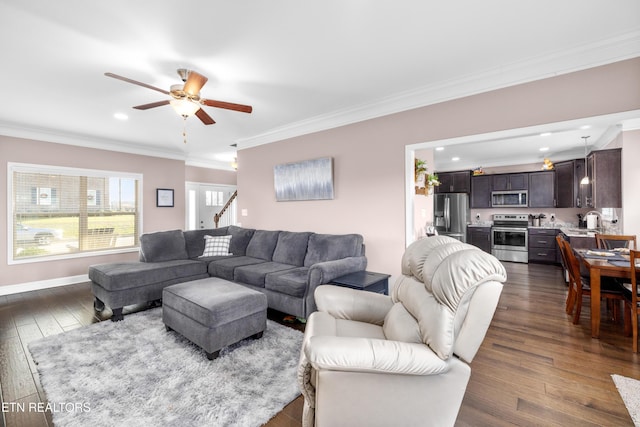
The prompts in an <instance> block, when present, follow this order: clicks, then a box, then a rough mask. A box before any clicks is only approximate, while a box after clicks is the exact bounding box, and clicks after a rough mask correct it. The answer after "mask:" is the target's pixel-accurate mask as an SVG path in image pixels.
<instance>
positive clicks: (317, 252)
mask: <svg viewBox="0 0 640 427" xmlns="http://www.w3.org/2000/svg"><path fill="white" fill-rule="evenodd" d="M363 241H364V239H363V238H362V236H361V235H359V234H343V235H334V234H312V235H311V236H309V246H308V248H307V255H306V256H305V258H304V266H305V267H310V266H312V265H313V264H317V263H319V262H324V261H333V260H336V259H342V258H347V257H354V256H361V255H362V243H363Z"/></svg>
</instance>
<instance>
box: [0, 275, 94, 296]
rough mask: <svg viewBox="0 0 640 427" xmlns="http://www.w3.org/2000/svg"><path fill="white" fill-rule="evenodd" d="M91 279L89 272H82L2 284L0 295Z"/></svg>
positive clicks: (73, 283) (66, 284)
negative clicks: (73, 274) (14, 283)
mask: <svg viewBox="0 0 640 427" xmlns="http://www.w3.org/2000/svg"><path fill="white" fill-rule="evenodd" d="M87 281H89V276H88V275H87V274H81V275H79V276H69V277H59V278H56V279H49V280H38V281H36V282H26V283H18V284H16V285H6V286H0V296H2V295H12V294H20V293H22V292H30V291H39V290H42V289H48V288H57V287H59V286H68V285H75V284H76V283H82V282H87Z"/></svg>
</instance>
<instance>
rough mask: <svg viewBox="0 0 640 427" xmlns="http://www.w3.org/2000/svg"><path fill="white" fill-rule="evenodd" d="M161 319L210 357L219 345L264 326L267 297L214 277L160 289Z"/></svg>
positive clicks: (258, 331)
mask: <svg viewBox="0 0 640 427" xmlns="http://www.w3.org/2000/svg"><path fill="white" fill-rule="evenodd" d="M162 321H163V322H164V324H165V326H166V328H167V330H174V331H176V332H178V333H180V334H181V335H182V336H184V337H185V338H188V339H189V340H190V341H191V342H193V343H195V344H197V345H198V346H200V347H202V348H203V349H204V351H205V352H206V354H207V357H208V358H209V359H210V360H213V359H215V358H216V357H218V355H219V354H220V350H221V349H222V348H223V347H226V346H228V345H231V344H234V343H236V342H238V341H241V340H243V339H244V338H247V337H253V338H260V337H262V333H263V332H264V330H265V329H266V328H267V296H266V295H264V294H263V293H261V292H258V291H254V290H252V289H248V288H245V287H244V286H242V285H238V284H235V283H232V282H229V281H227V280H224V279H220V278H217V277H209V278H206V279H200V280H194V281H191V282H185V283H180V284H177V285H172V286H168V287H166V288H164V290H163V291H162Z"/></svg>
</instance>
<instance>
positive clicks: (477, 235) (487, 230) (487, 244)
mask: <svg viewBox="0 0 640 427" xmlns="http://www.w3.org/2000/svg"><path fill="white" fill-rule="evenodd" d="M467 243H469V244H471V245H473V246H477V247H479V248H480V249H482V250H483V251H485V252H488V253H491V227H482V226H469V227H467Z"/></svg>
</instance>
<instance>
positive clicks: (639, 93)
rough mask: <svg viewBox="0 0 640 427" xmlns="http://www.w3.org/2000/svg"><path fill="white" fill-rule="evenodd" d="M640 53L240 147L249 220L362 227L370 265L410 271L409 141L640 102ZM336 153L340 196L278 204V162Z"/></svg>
mask: <svg viewBox="0 0 640 427" xmlns="http://www.w3.org/2000/svg"><path fill="white" fill-rule="evenodd" d="M638 76H640V58H635V59H632V60H627V61H621V62H618V63H614V64H609V65H606V66H601V67H595V68H591V69H589V70H584V71H580V72H575V73H571V74H566V75H561V76H557V77H552V78H548V79H543V80H539V81H536V82H531V83H526V84H521V85H517V86H513V87H509V88H505V89H500V90H495V91H491V92H487V93H483V94H479V95H474V96H470V97H466V98H461V99H457V100H453V101H448V102H444V103H440V104H435V105H431V106H427V107H423V108H418V109H415V110H411V111H407V112H403V113H398V114H393V115H389V116H385V117H381V118H377V119H372V120H368V121H366V122H361V123H356V124H352V125H348V126H344V127H341V128H336V129H331V130H327V131H323V132H318V133H314V134H309V135H304V136H300V137H296V138H291V139H288V140H283V141H280V142H277V143H273V144H269V145H266V146H259V147H254V148H248V149H244V150H240V151H239V153H238V163H239V169H238V193H239V194H240V195H241V198H240V199H239V206H238V208H239V211H242V209H246V211H247V216H245V217H240V218H239V219H240V220H241V221H242V224H243V225H244V226H247V227H256V228H267V229H283V230H311V231H315V232H325V233H350V232H354V233H361V234H362V235H363V236H364V238H365V242H366V244H367V256H368V259H369V268H368V269H369V270H372V271H380V272H386V273H389V274H392V275H394V276H395V275H399V274H400V259H401V256H402V254H403V252H404V248H405V225H404V224H405V212H404V206H405V200H404V198H405V189H404V177H405V154H404V153H405V146H407V145H411V144H416V143H420V142H428V141H435V140H440V139H447V138H454V137H460V136H466V135H474V134H479V133H487V132H494V131H500V130H506V129H512V128H520V127H526V126H534V125H540V124H544V123H552V122H559V121H565V120H572V119H578V118H582V117H591V116H598V115H603V114H611V113H617V112H623V111H630V110H637V109H640V78H638ZM325 156H331V157H333V158H334V161H335V199H334V200H328V201H312V202H311V201H309V202H286V203H282V202H280V203H279V202H276V201H275V196H274V190H273V167H274V165H276V164H279V163H286V162H295V161H300V160H305V159H312V158H317V157H325Z"/></svg>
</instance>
